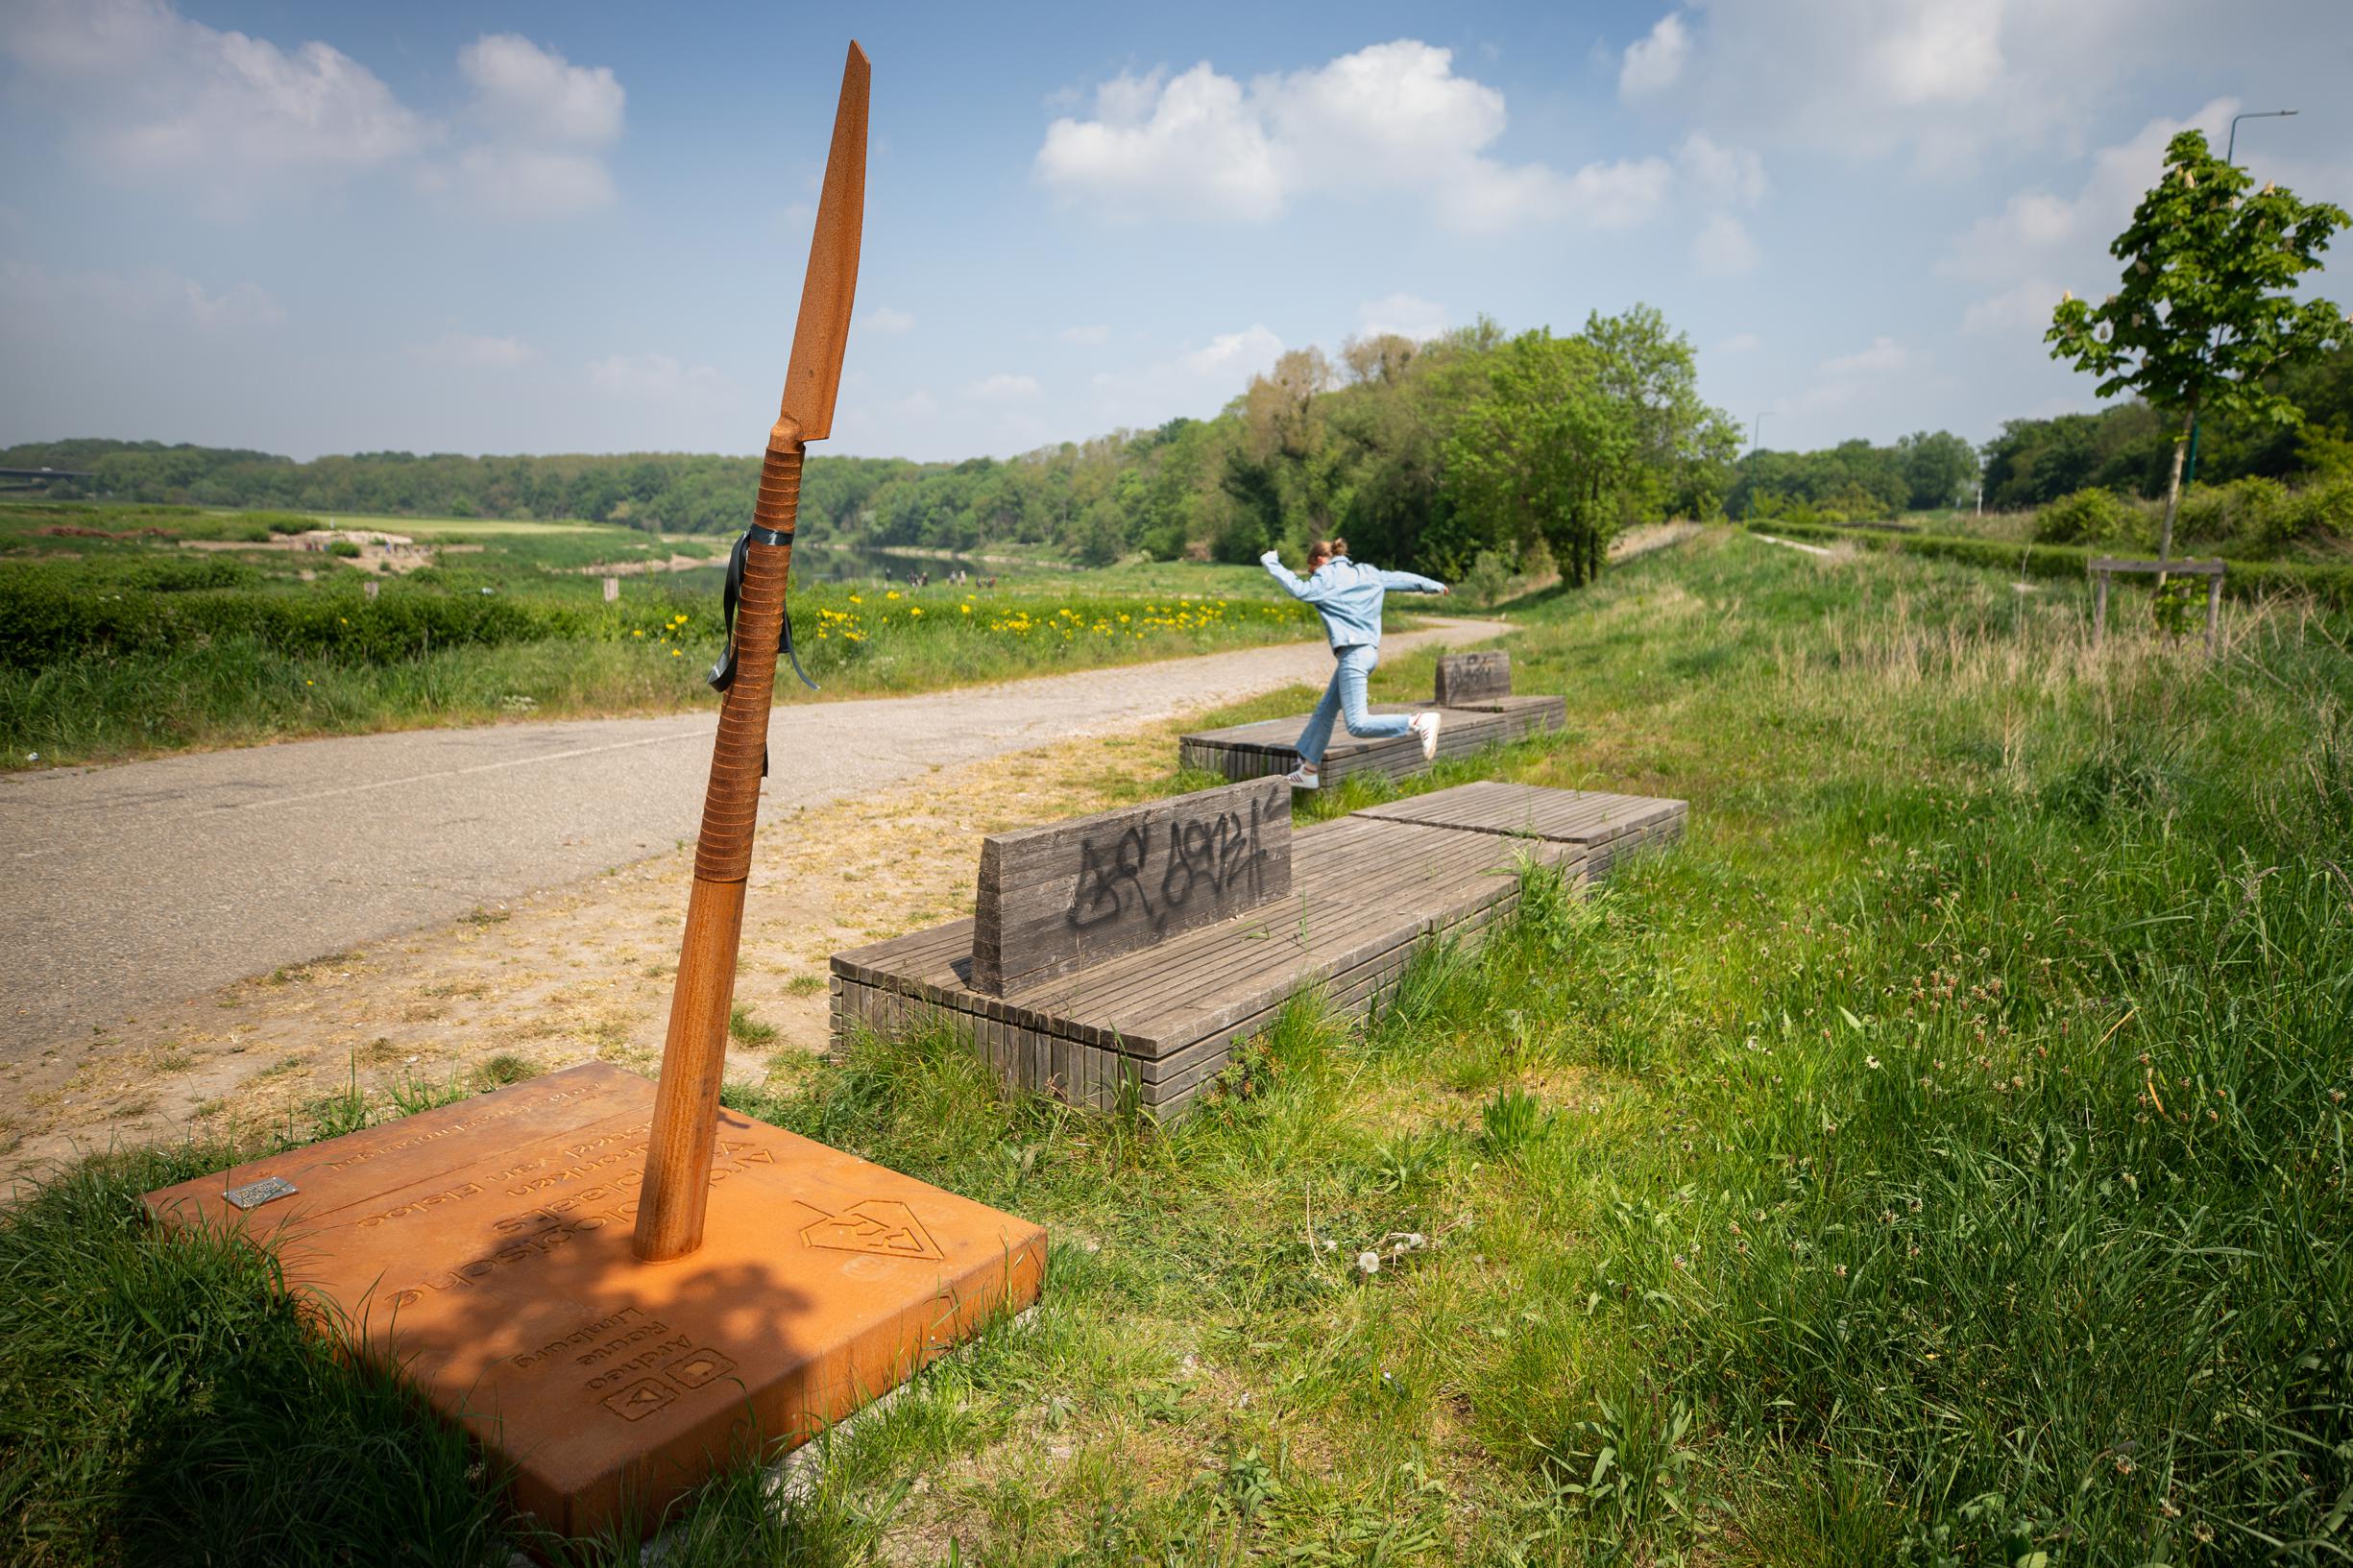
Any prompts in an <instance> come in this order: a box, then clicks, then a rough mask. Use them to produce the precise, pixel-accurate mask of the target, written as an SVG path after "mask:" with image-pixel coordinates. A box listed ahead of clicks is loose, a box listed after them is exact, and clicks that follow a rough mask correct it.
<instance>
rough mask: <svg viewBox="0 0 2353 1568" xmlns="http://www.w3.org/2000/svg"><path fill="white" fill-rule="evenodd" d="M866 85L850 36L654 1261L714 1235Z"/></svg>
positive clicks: (702, 930)
mask: <svg viewBox="0 0 2353 1568" xmlns="http://www.w3.org/2000/svg"><path fill="white" fill-rule="evenodd" d="M866 87H867V65H866V55H865V51H864V50H862V49H861V48H859V47H858V45H857V44H856V43H855V42H853V43H852V44H851V45H850V58H849V61H848V63H847V64H846V65H844V66H843V68H842V72H841V99H840V104H839V107H838V108H837V109H836V110H835V111H834V145H833V151H832V152H831V154H830V155H828V157H827V159H826V164H825V188H824V191H823V193H822V194H821V195H820V196H819V198H818V201H817V225H816V229H815V231H814V232H813V234H812V235H811V236H810V240H809V276H808V278H807V280H806V281H805V282H803V284H802V285H801V314H800V321H799V323H798V325H797V326H795V327H794V329H793V334H792V361H791V365H790V367H789V368H788V370H787V372H786V374H785V397H784V406H783V408H782V409H781V410H780V411H779V413H778V415H777V419H776V423H775V425H774V426H773V427H772V428H770V430H769V431H768V447H767V454H766V456H765V458H764V460H763V462H762V464H761V469H760V499H759V501H758V503H757V504H756V505H755V506H754V507H753V509H752V523H751V526H750V527H749V528H748V529H746V530H745V531H744V537H743V539H742V540H741V541H740V542H739V543H738V544H737V546H736V552H737V556H738V557H739V558H740V561H741V572H740V577H741V586H740V591H739V599H738V603H737V605H736V613H735V620H734V640H733V642H732V644H731V645H730V648H729V651H728V655H727V657H725V658H723V659H722V660H721V661H720V663H719V666H718V668H717V669H716V670H715V671H713V674H712V684H713V685H715V686H717V687H719V688H721V689H722V690H723V691H724V692H725V696H724V698H723V699H722V701H721V704H720V708H719V733H718V739H717V742H716V745H715V746H714V747H713V749H712V754H711V784H710V788H709V790H708V791H707V792H706V794H705V795H704V797H703V825H702V833H701V836H700V837H698V838H697V839H696V841H695V846H694V887H693V891H692V892H691V893H690V894H689V895H688V899H687V930H686V939H685V942H684V944H683V946H682V948H681V950H680V953H679V956H678V988H677V990H676V992H675V993H674V994H673V995H672V997H671V999H670V1026H669V1036H668V1038H667V1041H666V1042H665V1043H664V1045H663V1048H662V1079H661V1082H660V1084H659V1086H658V1087H657V1088H656V1090H655V1094H654V1121H653V1136H652V1140H651V1142H650V1144H649V1145H648V1146H647V1149H646V1155H645V1185H644V1187H643V1190H642V1191H641V1192H640V1194H639V1201H638V1216H637V1231H636V1234H635V1237H634V1239H633V1242H632V1246H633V1250H635V1252H636V1254H637V1256H638V1257H639V1258H640V1259H643V1260H644V1261H646V1262H649V1263H653V1262H660V1261H662V1260H665V1259H669V1258H682V1257H685V1256H686V1255H687V1254H689V1253H691V1252H692V1251H693V1250H694V1249H695V1248H696V1247H699V1246H701V1245H702V1242H703V1213H704V1210H705V1208H706V1207H707V1206H708V1204H709V1202H710V1191H711V1152H712V1142H713V1139H714V1138H715V1136H716V1132H717V1118H718V1108H719V1078H720V1074H721V1073H722V1072H723V1071H724V1069H725V1067H726V1060H727V1014H728V1009H729V1007H730V1005H731V1004H732V1003H733V1001H734V1000H735V989H736V953H737V950H738V948H739V947H740V944H741V941H742V935H743V884H744V879H745V878H746V877H747V876H748V875H749V874H750V871H751V864H752V832H753V828H754V826H755V824H756V822H757V819H758V817H759V812H760V781H761V778H762V776H763V775H764V773H765V772H766V771H767V761H766V759H767V737H768V706H769V704H770V702H771V701H772V700H773V698H774V693H775V687H776V659H777V654H778V652H779V650H780V648H781V649H789V647H790V637H791V626H790V623H789V621H788V620H787V618H786V613H785V584H786V579H787V577H788V573H789V571H790V567H791V564H792V523H793V516H794V514H795V512H796V511H797V510H798V508H799V503H800V493H801V458H802V455H803V453H802V447H803V444H804V443H807V442H812V441H816V440H819V439H821V438H822V437H824V436H826V435H828V434H830V433H831V432H832V430H833V427H834V398H835V394H836V393H837V392H838V391H839V390H840V386H841V350H842V345H843V342H844V340H845V339H846V338H847V337H848V335H849V329H850V302H851V297H852V296H853V294H854V293H855V292H856V290H857V286H858V245H859V234H860V229H861V225H862V223H863V219H864V214H865V192H866ZM731 575H733V568H732V567H731ZM795 667H796V668H797V667H798V665H797V663H796V665H795Z"/></svg>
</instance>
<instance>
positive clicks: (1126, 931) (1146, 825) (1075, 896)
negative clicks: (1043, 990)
mask: <svg viewBox="0 0 2353 1568" xmlns="http://www.w3.org/2000/svg"><path fill="white" fill-rule="evenodd" d="M1290 892H1291V788H1290V785H1288V784H1285V783H1284V782H1283V781H1282V780H1281V779H1279V778H1268V779H1252V780H1250V781H1249V782H1248V783H1246V784H1227V785H1225V786H1224V787H1223V788H1218V789H1201V790H1195V791H1194V792H1192V793H1191V794H1186V795H1177V796H1175V797H1172V798H1170V799H1168V800H1161V801H1153V802H1151V803H1149V804H1147V805H1143V806H1131V807H1128V808H1123V809H1121V810H1117V811H1105V812H1103V813H1102V814H1101V815H1098V816H1091V817H1083V818H1081V819H1079V821H1076V822H1064V823H1057V824H1054V825H1052V826H1049V827H1044V828H1026V829H1023V830H1021V831H1019V832H1009V833H996V834H992V835H991V836H989V837H988V838H985V839H983V840H982V844H981V878H980V886H979V890H978V897H977V898H976V900H975V903H974V906H973V926H972V971H971V981H970V983H971V985H972V987H973V988H974V989H975V990H977V991H980V992H982V993H984V994H986V995H989V996H1004V995H1006V994H1007V992H1008V991H1013V990H1019V989H1022V988H1023V987H1026V986H1031V985H1035V984H1040V983H1042V982H1043V981H1045V980H1049V979H1052V978H1054V977H1056V976H1059V975H1066V974H1068V973H1070V972H1071V971H1073V970H1075V969H1079V968H1081V967H1083V966H1085V965H1087V964H1092V963H1099V962H1101V961H1103V960H1104V959H1105V958H1109V957H1113V956H1116V955H1117V954H1119V953H1129V952H1133V951H1134V950H1135V949H1137V948H1145V947H1150V946H1152V944H1153V943H1155V942H1158V941H1161V940H1162V939H1164V938H1166V937H1170V936H1174V935H1176V933H1177V932H1179V931H1184V930H1190V929H1193V928H1194V927H1196V926H1205V925H1208V924H1210V923H1211V922H1213V921H1219V920H1225V919H1227V918H1230V917H1232V916H1235V915H1240V914H1244V913H1247V912H1248V911H1249V910H1251V909H1254V908H1257V907H1258V906H1259V905H1265V904H1270V903H1273V902H1274V900H1276V899H1280V898H1285V897H1288V896H1289V894H1290Z"/></svg>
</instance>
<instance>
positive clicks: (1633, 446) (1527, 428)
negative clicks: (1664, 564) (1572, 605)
mask: <svg viewBox="0 0 2353 1568" xmlns="http://www.w3.org/2000/svg"><path fill="white" fill-rule="evenodd" d="M1606 359H1607V355H1606V354H1605V353H1604V351H1603V350H1601V349H1599V348H1597V347H1595V346H1594V345H1593V344H1591V343H1589V342H1588V341H1586V340H1585V339H1583V338H1560V337H1555V336H1553V335H1552V333H1551V332H1549V331H1546V330H1544V329H1542V328H1539V329H1537V330H1535V331H1532V332H1526V333H1523V334H1521V335H1520V336H1518V337H1516V338H1514V339H1513V340H1512V341H1511V343H1510V344H1508V345H1507V346H1506V347H1505V348H1503V349H1502V350H1500V351H1499V352H1498V353H1497V354H1496V356H1495V362H1494V364H1493V366H1492V368H1491V370H1490V371H1489V376H1488V379H1489V390H1488V392H1487V395H1486V396H1484V397H1482V398H1479V400H1477V401H1476V402H1474V403H1472V404H1471V405H1470V406H1469V407H1468V408H1467V409H1465V410H1464V411H1463V416H1462V419H1461V422H1459V423H1458V424H1457V425H1456V426H1455V432H1454V438H1453V440H1452V441H1450V442H1449V443H1448V444H1447V448H1446V481H1447V485H1448V487H1449V488H1450V489H1452V490H1453V491H1454V492H1455V494H1456V497H1457V500H1456V504H1457V505H1458V506H1459V507H1463V508H1466V509H1468V510H1471V511H1473V512H1484V513H1486V514H1487V515H1488V516H1490V517H1491V518H1492V519H1494V520H1495V522H1496V524H1497V526H1498V527H1499V528H1500V529H1501V531H1502V532H1503V535H1504V537H1505V538H1507V539H1509V540H1511V541H1512V542H1513V543H1515V544H1516V545H1524V544H1526V543H1530V542H1533V541H1535V540H1541V541H1543V543H1545V544H1546V545H1547V546H1548V547H1549V548H1550V549H1551V551H1552V554H1553V558H1554V559H1555V560H1556V561H1558V562H1559V563H1560V567H1561V573H1562V575H1563V576H1564V577H1566V578H1567V579H1568V580H1569V581H1570V582H1572V583H1585V582H1589V581H1591V580H1592V579H1593V578H1594V577H1595V576H1597V575H1599V573H1600V570H1601V564H1602V560H1603V557H1604V553H1605V552H1606V551H1607V549H1608V547H1609V540H1610V535H1611V533H1612V532H1613V530H1614V528H1615V526H1616V523H1617V522H1618V520H1619V519H1620V518H1621V517H1622V516H1623V515H1624V510H1625V507H1626V505H1627V503H1628V502H1629V501H1630V500H1631V499H1633V498H1634V497H1635V495H1636V494H1637V492H1638V491H1639V489H1640V488H1641V486H1642V483H1643V476H1642V474H1641V465H1640V462H1639V453H1640V451H1641V443H1642V434H1643V432H1642V429H1641V426H1640V422H1639V420H1638V418H1637V409H1636V407H1635V405H1634V403H1633V402H1632V401H1631V400H1630V399H1628V398H1622V397H1613V396H1612V395H1611V393H1610V390H1609V388H1608V386H1607V384H1606V383H1605V380H1604V374H1605V369H1606Z"/></svg>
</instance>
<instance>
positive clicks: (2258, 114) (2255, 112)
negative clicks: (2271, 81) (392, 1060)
mask: <svg viewBox="0 0 2353 1568" xmlns="http://www.w3.org/2000/svg"><path fill="white" fill-rule="evenodd" d="M2295 114H2296V111H2295V110H2294V109H2248V110H2247V111H2246V112H2245V113H2244V114H2234V115H2232V116H2231V117H2230V134H2229V136H2227V137H2226V138H2224V140H2223V143H2222V161H2223V162H2224V163H2228V164H2232V165H2234V166H2235V165H2236V164H2237V163H2238V161H2239V122H2240V121H2241V120H2292V119H2293V118H2295ZM2195 483H2197V416H2196V415H2195V414H2193V415H2191V416H2190V457H2189V464H2188V469H2187V471H2185V472H2184V473H2183V474H2182V476H2181V488H2182V489H2183V490H2185V491H2186V490H2188V489H2189V488H2190V487H2191V486H2192V485H2194V484H2195Z"/></svg>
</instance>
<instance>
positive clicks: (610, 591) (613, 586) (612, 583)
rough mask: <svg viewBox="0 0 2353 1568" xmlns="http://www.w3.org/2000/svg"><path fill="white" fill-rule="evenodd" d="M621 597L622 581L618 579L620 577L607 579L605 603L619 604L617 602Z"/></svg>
mask: <svg viewBox="0 0 2353 1568" xmlns="http://www.w3.org/2000/svg"><path fill="white" fill-rule="evenodd" d="M620 596H621V580H620V579H619V578H618V577H608V578H606V579H605V603H607V604H613V603H617V602H618V601H619V598H620Z"/></svg>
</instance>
